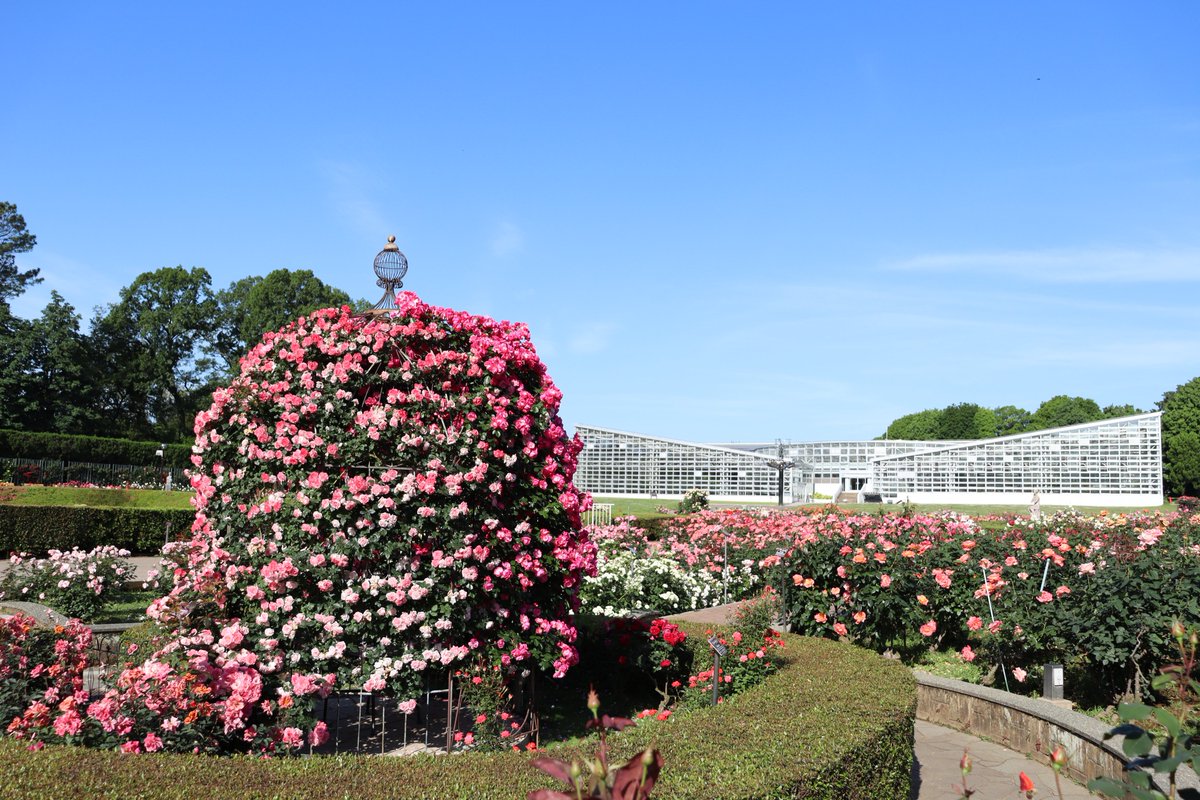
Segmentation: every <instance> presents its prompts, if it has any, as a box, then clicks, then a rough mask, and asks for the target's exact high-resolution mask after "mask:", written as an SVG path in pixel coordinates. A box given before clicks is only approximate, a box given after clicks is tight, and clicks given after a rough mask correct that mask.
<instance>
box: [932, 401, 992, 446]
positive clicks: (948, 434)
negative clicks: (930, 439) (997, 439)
mask: <svg viewBox="0 0 1200 800" xmlns="http://www.w3.org/2000/svg"><path fill="white" fill-rule="evenodd" d="M995 429H996V420H995V416H994V415H993V414H992V412H991V410H990V409H986V408H982V407H981V406H979V405H978V404H976V403H955V404H954V405H950V406H946V407H945V408H943V409H942V413H941V414H940V415H939V416H938V425H937V436H936V437H935V438H938V439H984V438H987V437H990V436H995V435H996V434H995Z"/></svg>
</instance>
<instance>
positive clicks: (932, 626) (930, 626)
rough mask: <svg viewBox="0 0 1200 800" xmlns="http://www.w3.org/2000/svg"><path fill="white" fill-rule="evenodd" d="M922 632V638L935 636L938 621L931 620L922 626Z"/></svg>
mask: <svg viewBox="0 0 1200 800" xmlns="http://www.w3.org/2000/svg"><path fill="white" fill-rule="evenodd" d="M920 630H921V635H922V636H933V634H935V633H936V632H937V620H932V619H931V620H929V622H926V623H925V624H924V625H922V626H921V629H920Z"/></svg>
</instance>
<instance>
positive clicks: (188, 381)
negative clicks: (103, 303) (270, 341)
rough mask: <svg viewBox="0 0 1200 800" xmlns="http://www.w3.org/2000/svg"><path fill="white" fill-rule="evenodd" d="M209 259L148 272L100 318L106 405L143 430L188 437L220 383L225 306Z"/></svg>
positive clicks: (166, 437) (96, 329)
mask: <svg viewBox="0 0 1200 800" xmlns="http://www.w3.org/2000/svg"><path fill="white" fill-rule="evenodd" d="M211 283H212V279H211V278H210V277H209V274H208V272H207V271H206V270H205V269H204V268H202V267H193V268H192V269H191V270H186V269H184V268H183V267H182V266H178V267H163V268H161V269H158V270H155V271H154V272H143V273H142V274H141V275H138V276H137V278H135V279H134V281H133V283H132V284H130V285H129V286H127V287H125V288H124V289H122V290H121V295H120V300H119V301H118V302H117V303H114V304H110V305H109V306H108V309H107V311H106V312H105V313H104V314H103V316H101V317H99V318H97V320H96V321H95V322H94V323H93V335H94V336H95V337H96V338H97V345H98V347H97V354H98V356H100V357H101V358H102V359H104V363H103V367H104V373H103V377H104V388H105V389H106V390H107V391H106V397H105V405H106V406H107V410H108V411H110V412H111V413H112V415H113V416H114V417H115V418H117V419H118V420H122V419H123V421H124V422H125V424H126V425H127V426H128V427H130V428H132V429H134V430H137V429H138V428H139V426H140V427H141V428H142V429H143V430H145V429H146V426H147V425H149V429H148V430H147V433H151V432H152V434H153V435H156V436H159V437H162V438H163V439H164V440H165V441H173V442H174V441H182V440H184V439H185V438H188V437H190V435H191V431H192V419H193V418H194V417H195V415H196V412H197V411H199V410H200V408H201V407H203V406H204V405H207V403H208V399H209V398H208V395H209V393H210V392H211V390H212V388H213V386H214V385H215V378H216V376H217V372H216V369H215V363H214V362H213V361H212V359H211V358H209V357H208V354H209V353H211V352H213V351H214V350H215V349H216V347H217V333H218V324H219V318H218V306H217V300H216V297H215V295H214V294H213V292H212V289H211Z"/></svg>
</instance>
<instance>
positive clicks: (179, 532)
mask: <svg viewBox="0 0 1200 800" xmlns="http://www.w3.org/2000/svg"><path fill="white" fill-rule="evenodd" d="M195 516H196V515H195V512H193V511H189V510H186V509H150V508H96V507H92V506H10V505H0V554H2V553H10V552H26V553H35V554H44V553H45V552H46V551H47V550H51V549H55V550H70V549H71V548H72V547H78V548H80V549H81V550H91V549H92V548H93V547H97V546H99V545H105V544H110V545H113V546H114V547H121V548H124V549H126V550H129V551H130V552H131V553H133V554H134V555H154V554H157V553H159V552H161V551H162V546H163V543H164V542H165V541H167V539H168V537H169V538H170V539H171V540H175V539H181V538H184V539H186V538H187V537H188V536H189V535H190V534H191V529H192V521H193V519H195Z"/></svg>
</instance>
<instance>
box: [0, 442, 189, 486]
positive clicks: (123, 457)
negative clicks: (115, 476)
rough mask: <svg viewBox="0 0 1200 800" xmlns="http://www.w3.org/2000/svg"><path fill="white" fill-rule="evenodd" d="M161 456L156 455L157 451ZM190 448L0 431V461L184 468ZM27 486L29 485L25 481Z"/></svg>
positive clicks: (158, 443)
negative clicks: (160, 451)
mask: <svg viewBox="0 0 1200 800" xmlns="http://www.w3.org/2000/svg"><path fill="white" fill-rule="evenodd" d="M160 449H161V450H163V455H162V456H161V457H159V456H158V455H157V453H158V451H159V450H160ZM191 455H192V448H191V446H190V445H186V444H168V445H167V446H166V447H165V448H164V447H163V446H162V444H161V443H160V442H136V441H132V440H129V439H109V438H106V437H102V436H72V435H69V434H63V433H35V432H32V431H14V430H0V458H31V459H56V460H59V461H84V462H91V463H96V464H132V465H135V466H149V467H156V466H158V465H159V464H162V465H163V466H167V467H186V466H188V465H189V463H190V458H191ZM27 482H30V481H27Z"/></svg>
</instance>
